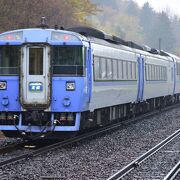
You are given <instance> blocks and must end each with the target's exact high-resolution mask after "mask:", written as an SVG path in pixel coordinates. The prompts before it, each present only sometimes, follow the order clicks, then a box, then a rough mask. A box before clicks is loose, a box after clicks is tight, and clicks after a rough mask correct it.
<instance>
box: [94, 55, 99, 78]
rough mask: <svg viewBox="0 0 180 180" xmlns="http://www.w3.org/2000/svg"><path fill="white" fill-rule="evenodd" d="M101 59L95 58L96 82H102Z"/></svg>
mask: <svg viewBox="0 0 180 180" xmlns="http://www.w3.org/2000/svg"><path fill="white" fill-rule="evenodd" d="M99 60H100V59H99V57H96V56H95V57H94V75H95V80H100V62H99Z"/></svg>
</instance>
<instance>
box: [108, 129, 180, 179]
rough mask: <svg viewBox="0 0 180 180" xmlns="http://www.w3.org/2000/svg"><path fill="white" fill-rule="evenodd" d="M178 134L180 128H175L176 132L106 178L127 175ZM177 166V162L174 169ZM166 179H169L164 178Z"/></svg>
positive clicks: (117, 177) (179, 134) (119, 177)
mask: <svg viewBox="0 0 180 180" xmlns="http://www.w3.org/2000/svg"><path fill="white" fill-rule="evenodd" d="M179 136H180V129H179V130H177V131H176V132H174V133H173V134H172V135H170V136H169V137H167V138H166V139H165V140H163V141H162V142H160V143H159V144H157V145H156V146H155V147H153V148H151V149H150V150H149V151H147V152H146V153H144V154H143V155H141V156H140V157H138V158H137V159H135V160H134V161H132V162H131V163H129V164H128V165H127V166H125V167H124V168H122V169H121V170H119V171H117V172H116V173H115V174H113V175H112V176H111V177H109V178H108V180H119V179H122V178H123V177H124V176H126V175H128V174H129V173H130V172H131V171H132V170H135V169H136V168H138V167H139V166H140V164H141V163H142V162H144V161H145V160H146V159H148V158H149V157H151V156H153V155H154V154H155V153H156V152H158V151H159V150H161V149H162V148H163V147H165V146H166V145H168V144H169V143H171V142H172V141H174V140H175V139H176V138H178V137H179ZM178 168H179V164H178V165H177V167H176V168H175V170H177V169H178ZM175 170H173V171H172V172H171V173H170V175H171V174H173V173H174V171H175ZM166 180H169V179H166Z"/></svg>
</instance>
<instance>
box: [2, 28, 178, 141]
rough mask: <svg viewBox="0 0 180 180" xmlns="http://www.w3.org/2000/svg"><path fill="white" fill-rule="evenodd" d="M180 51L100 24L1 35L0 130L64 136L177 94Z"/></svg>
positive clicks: (162, 102)
mask: <svg viewBox="0 0 180 180" xmlns="http://www.w3.org/2000/svg"><path fill="white" fill-rule="evenodd" d="M179 93H180V59H179V58H178V57H177V56H174V55H171V54H168V53H166V52H163V51H158V50H155V49H151V48H145V47H142V46H139V45H137V44H135V43H133V42H127V41H124V40H121V39H120V38H118V37H115V36H111V35H107V34H105V33H104V32H102V31H99V30H96V29H93V28H87V27H76V28H71V29H68V30H60V29H49V28H45V27H43V28H32V29H19V30H14V31H9V32H5V33H2V34H0V130H1V131H2V132H3V133H4V134H5V135H6V136H8V137H16V136H24V137H30V138H33V137H45V136H46V137H55V138H58V137H61V136H63V135H64V134H65V135H67V136H68V135H70V134H73V133H77V132H78V131H79V130H81V129H86V128H91V127H96V126H103V125H106V124H109V123H111V122H112V121H114V120H118V119H119V120H121V119H124V118H128V117H129V116H136V115H138V114H139V113H144V112H147V111H150V110H153V109H155V108H161V107H162V106H165V105H169V104H172V103H175V102H178V101H179Z"/></svg>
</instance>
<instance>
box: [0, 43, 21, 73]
mask: <svg viewBox="0 0 180 180" xmlns="http://www.w3.org/2000/svg"><path fill="white" fill-rule="evenodd" d="M19 60H20V46H0V75H17V74H18V72H19V68H18V63H19Z"/></svg>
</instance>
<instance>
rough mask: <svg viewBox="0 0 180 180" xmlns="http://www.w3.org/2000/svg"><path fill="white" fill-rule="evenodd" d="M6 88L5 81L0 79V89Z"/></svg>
mask: <svg viewBox="0 0 180 180" xmlns="http://www.w3.org/2000/svg"><path fill="white" fill-rule="evenodd" d="M6 89H7V82H6V81H0V90H6Z"/></svg>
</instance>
